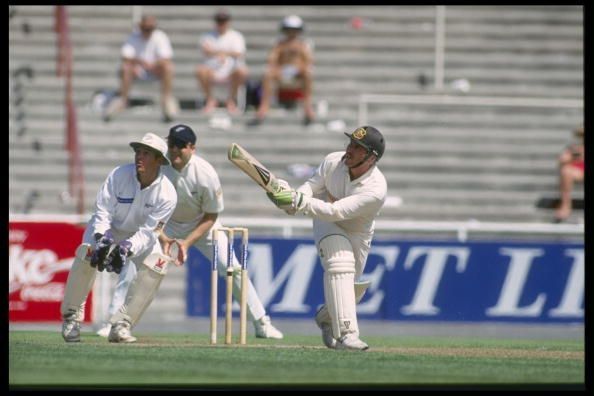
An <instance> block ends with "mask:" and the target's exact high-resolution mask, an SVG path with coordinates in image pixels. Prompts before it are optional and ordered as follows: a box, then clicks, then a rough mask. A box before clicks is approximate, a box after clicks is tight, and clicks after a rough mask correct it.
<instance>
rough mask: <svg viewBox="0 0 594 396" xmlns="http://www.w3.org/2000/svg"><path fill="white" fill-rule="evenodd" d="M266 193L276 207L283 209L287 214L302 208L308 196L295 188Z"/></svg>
mask: <svg viewBox="0 0 594 396" xmlns="http://www.w3.org/2000/svg"><path fill="white" fill-rule="evenodd" d="M266 195H267V196H268V199H270V200H271V201H272V203H273V204H275V205H276V206H277V208H279V209H282V210H284V211H285V212H287V213H288V214H295V213H297V212H298V211H300V210H301V209H303V208H304V207H305V204H306V201H307V198H308V197H307V196H306V195H304V194H303V193H301V192H299V191H295V190H283V191H280V192H277V193H266Z"/></svg>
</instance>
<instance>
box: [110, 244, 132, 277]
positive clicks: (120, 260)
mask: <svg viewBox="0 0 594 396" xmlns="http://www.w3.org/2000/svg"><path fill="white" fill-rule="evenodd" d="M131 247H132V242H130V241H128V240H123V241H121V242H120V243H118V246H117V247H116V248H115V249H112V251H111V252H110V253H109V255H108V256H107V257H106V258H105V261H104V265H105V270H106V271H107V272H115V273H116V274H119V273H120V272H122V268H123V267H124V264H126V259H127V258H128V257H130V256H132V251H131V250H130V248H131Z"/></svg>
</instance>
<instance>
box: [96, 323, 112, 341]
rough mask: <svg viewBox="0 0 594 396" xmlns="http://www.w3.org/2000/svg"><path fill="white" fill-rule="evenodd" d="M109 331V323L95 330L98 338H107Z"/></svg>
mask: <svg viewBox="0 0 594 396" xmlns="http://www.w3.org/2000/svg"><path fill="white" fill-rule="evenodd" d="M110 330H111V323H109V322H105V323H104V324H103V326H101V328H100V329H99V330H97V333H95V334H97V335H98V336H99V337H104V338H107V337H108V336H109V331H110Z"/></svg>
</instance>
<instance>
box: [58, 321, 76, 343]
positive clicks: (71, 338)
mask: <svg viewBox="0 0 594 396" xmlns="http://www.w3.org/2000/svg"><path fill="white" fill-rule="evenodd" d="M62 338H64V341H66V342H80V323H79V322H78V321H77V320H75V319H73V316H70V317H65V318H64V323H62Z"/></svg>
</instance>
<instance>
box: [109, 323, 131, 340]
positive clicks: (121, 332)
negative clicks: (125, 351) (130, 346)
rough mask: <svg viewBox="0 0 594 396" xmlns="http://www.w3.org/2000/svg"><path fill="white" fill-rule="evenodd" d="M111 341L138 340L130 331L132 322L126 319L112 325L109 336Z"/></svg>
mask: <svg viewBox="0 0 594 396" xmlns="http://www.w3.org/2000/svg"><path fill="white" fill-rule="evenodd" d="M107 339H108V340H109V342H124V343H131V342H136V337H134V336H133V335H132V333H130V323H128V322H126V321H125V320H122V321H119V322H116V323H115V324H114V325H113V326H111V330H110V331H109V336H108V337H107Z"/></svg>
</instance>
